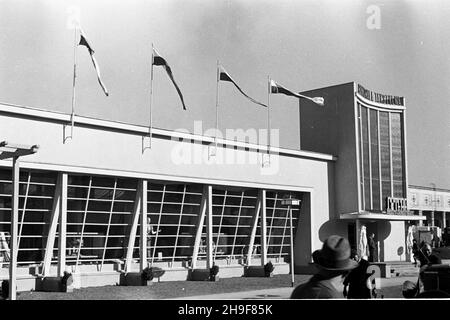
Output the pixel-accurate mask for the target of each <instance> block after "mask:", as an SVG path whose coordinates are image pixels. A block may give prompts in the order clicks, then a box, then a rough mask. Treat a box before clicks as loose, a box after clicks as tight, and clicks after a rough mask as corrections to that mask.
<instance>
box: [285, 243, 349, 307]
mask: <svg viewBox="0 0 450 320" xmlns="http://www.w3.org/2000/svg"><path fill="white" fill-rule="evenodd" d="M312 257H313V262H314V263H315V265H316V266H317V269H318V272H317V273H316V274H315V275H314V276H312V278H310V279H309V281H308V282H306V283H304V284H301V285H299V286H298V287H296V288H295V289H294V291H293V292H292V294H291V299H342V298H344V296H343V291H344V290H343V289H344V288H343V280H344V277H345V276H346V274H347V273H348V271H350V270H352V269H354V268H355V267H356V266H357V265H358V263H357V262H356V261H354V260H352V259H350V244H349V242H348V240H347V239H345V238H344V237H341V236H337V235H332V236H330V237H328V238H327V239H326V240H325V242H324V243H323V246H322V249H321V250H316V251H314V252H313V254H312Z"/></svg>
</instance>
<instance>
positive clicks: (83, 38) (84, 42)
mask: <svg viewBox="0 0 450 320" xmlns="http://www.w3.org/2000/svg"><path fill="white" fill-rule="evenodd" d="M78 45H79V46H85V47H86V48H87V49H88V51H89V54H90V56H91V60H92V63H93V64H94V68H95V72H96V73H97V80H98V83H99V84H100V86H101V87H102V89H103V92H104V93H105V95H106V96H109V93H108V89H106V87H105V85H104V84H103V81H102V79H101V77H100V68H99V66H98V63H97V60H95V57H94V53H95V51H94V49H92V47H91V46H90V44H89V42H88V41H87V39H86V36H85V35H84V32H83V30H81V29H80V42H79V43H78Z"/></svg>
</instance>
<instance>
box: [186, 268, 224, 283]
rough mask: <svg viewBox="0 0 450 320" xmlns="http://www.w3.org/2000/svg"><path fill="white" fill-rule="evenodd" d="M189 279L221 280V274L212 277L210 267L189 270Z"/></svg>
mask: <svg viewBox="0 0 450 320" xmlns="http://www.w3.org/2000/svg"><path fill="white" fill-rule="evenodd" d="M188 280H190V281H219V275H216V276H215V277H213V278H212V279H211V277H210V273H209V269H194V270H189V274H188Z"/></svg>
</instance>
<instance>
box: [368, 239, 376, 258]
mask: <svg viewBox="0 0 450 320" xmlns="http://www.w3.org/2000/svg"><path fill="white" fill-rule="evenodd" d="M367 247H368V249H369V262H375V260H376V259H375V254H376V250H377V245H376V243H375V234H374V233H371V234H370V236H369V238H368V239H367Z"/></svg>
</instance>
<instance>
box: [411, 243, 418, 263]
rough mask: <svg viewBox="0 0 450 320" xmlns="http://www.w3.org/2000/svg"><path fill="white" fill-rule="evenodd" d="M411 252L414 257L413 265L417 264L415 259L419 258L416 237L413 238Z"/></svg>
mask: <svg viewBox="0 0 450 320" xmlns="http://www.w3.org/2000/svg"><path fill="white" fill-rule="evenodd" d="M412 253H413V257H414V265H415V266H417V260H418V259H419V245H418V244H417V240H416V239H413V245H412Z"/></svg>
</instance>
